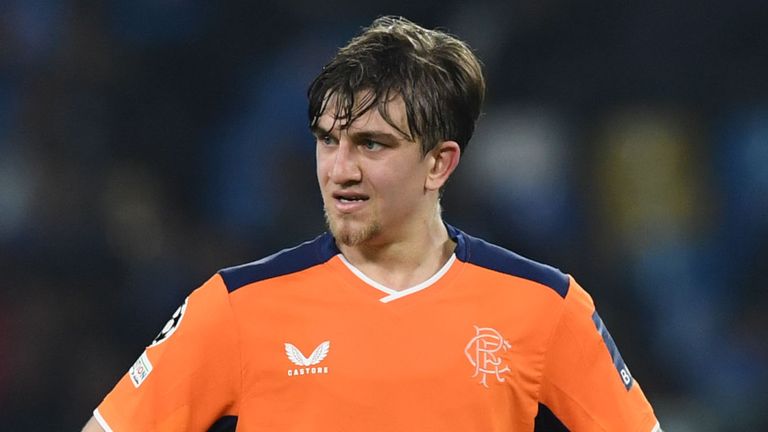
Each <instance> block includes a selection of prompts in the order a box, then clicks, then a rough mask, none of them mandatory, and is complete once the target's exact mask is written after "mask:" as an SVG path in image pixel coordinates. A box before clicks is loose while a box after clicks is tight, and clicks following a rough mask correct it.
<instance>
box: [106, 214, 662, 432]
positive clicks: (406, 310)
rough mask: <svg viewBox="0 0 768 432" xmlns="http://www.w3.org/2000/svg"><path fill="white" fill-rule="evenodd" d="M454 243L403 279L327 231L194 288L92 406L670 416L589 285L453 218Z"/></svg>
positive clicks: (118, 423) (378, 419)
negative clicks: (424, 276) (366, 270)
mask: <svg viewBox="0 0 768 432" xmlns="http://www.w3.org/2000/svg"><path fill="white" fill-rule="evenodd" d="M448 229H449V233H450V235H451V237H452V238H453V240H454V241H455V242H456V243H457V247H456V250H455V254H454V256H453V257H452V258H451V260H450V261H449V262H448V263H447V264H446V266H445V267H444V268H443V269H442V270H441V271H440V272H439V273H438V274H437V275H435V276H434V277H433V278H432V279H430V280H429V281H427V282H425V283H424V284H420V285H418V286H416V287H413V288H411V289H408V290H405V291H394V290H389V289H387V288H386V287H382V286H380V285H378V284H376V283H375V282H373V281H370V280H368V279H367V278H366V277H365V276H364V275H362V274H361V273H360V272H359V271H357V270H356V269H354V268H353V267H351V266H350V265H349V263H347V262H346V260H345V259H344V258H343V256H342V255H341V254H340V252H339V250H338V249H337V247H336V245H335V242H334V239H333V237H332V236H330V235H329V234H324V235H322V236H320V237H318V238H317V239H315V240H313V241H310V242H307V243H303V244H302V245H300V246H298V247H295V248H293V249H287V250H284V251H282V252H280V253H277V254H275V255H272V256H270V257H267V258H264V259H262V260H259V261H256V262H253V263H250V264H245V265H242V266H238V267H233V268H229V269H226V270H222V271H220V272H218V273H217V274H216V275H214V276H213V277H212V278H211V279H210V280H208V281H207V282H206V283H205V284H203V286H201V287H200V288H198V289H197V290H195V291H194V292H193V293H192V294H191V295H190V296H189V297H188V299H187V301H186V302H185V304H184V306H182V307H181V308H179V310H177V312H176V313H175V314H174V318H173V319H172V320H171V321H169V322H168V324H167V325H166V327H165V328H164V329H163V332H161V335H160V336H158V338H156V339H155V341H153V343H152V345H150V346H149V347H147V349H146V350H145V351H144V353H143V354H142V356H141V357H140V358H139V360H138V361H137V362H136V364H134V366H133V367H132V368H131V369H130V370H129V372H128V373H127V374H126V375H125V376H124V377H123V378H122V379H121V380H120V381H119V382H118V384H117V385H116V387H115V388H114V389H113V390H112V391H111V392H110V393H109V394H108V395H107V396H106V398H105V399H104V401H103V402H102V403H101V404H100V405H99V407H98V408H97V409H96V410H95V411H94V415H95V417H96V419H97V420H98V421H99V423H100V424H101V425H102V427H104V428H105V429H107V430H114V431H117V432H120V431H206V430H211V428H212V426H214V425H216V426H217V427H218V426H222V425H225V426H226V425H229V426H233V425H235V424H236V427H237V430H238V431H246V432H254V431H302V432H304V431H321V432H322V431H374V432H376V431H441V432H444V431H462V432H466V431H478V432H495V431H498V432H502V431H503V432H510V431H515V432H517V431H521V432H522V431H532V430H533V428H534V418H535V417H536V414H537V411H538V406H539V404H540V403H541V404H544V405H546V406H547V407H548V408H549V409H550V410H551V411H552V412H553V413H554V414H555V415H556V416H557V417H558V418H559V419H560V421H561V422H562V423H563V424H564V425H565V426H566V427H567V428H568V429H570V430H572V431H627V432H635V431H638V432H651V431H658V430H660V429H659V427H658V423H657V421H656V417H655V416H654V413H653V410H652V409H651V406H650V405H649V403H648V401H647V400H646V398H645V396H644V395H643V392H642V390H641V389H640V386H639V384H638V383H637V381H635V380H634V378H633V377H632V376H631V374H630V373H629V369H628V368H627V367H626V365H625V364H624V361H623V359H622V358H621V356H620V355H619V352H618V350H617V349H616V345H615V344H614V342H613V340H612V339H611V337H610V334H609V333H608V331H607V330H606V328H605V325H604V324H603V322H602V320H601V319H600V317H599V315H598V314H597V312H596V311H595V308H594V305H593V302H592V299H591V298H590V296H589V295H588V294H587V293H586V292H585V291H584V290H583V289H582V288H581V287H580V286H579V285H578V284H577V283H576V282H575V281H574V280H573V278H571V277H570V276H568V275H566V274H564V273H561V272H560V271H558V270H556V269H554V268H552V267H548V266H545V265H542V264H538V263H536V262H533V261H530V260H527V259H525V258H522V257H520V256H518V255H516V254H514V253H512V252H509V251H507V250H505V249H502V248H500V247H498V246H494V245H492V244H489V243H486V242H484V241H482V240H480V239H477V238H474V237H471V236H469V235H467V234H465V233H463V232H461V231H459V230H457V229H455V228H453V227H450V226H449V227H448Z"/></svg>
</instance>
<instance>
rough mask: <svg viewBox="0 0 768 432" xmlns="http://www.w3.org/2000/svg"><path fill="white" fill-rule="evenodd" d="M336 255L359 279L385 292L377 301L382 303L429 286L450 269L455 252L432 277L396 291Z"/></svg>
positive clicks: (340, 255) (454, 259) (342, 256)
mask: <svg viewBox="0 0 768 432" xmlns="http://www.w3.org/2000/svg"><path fill="white" fill-rule="evenodd" d="M336 256H338V257H339V259H340V260H341V262H343V263H344V265H345V266H347V268H348V269H349V270H350V271H351V272H352V273H354V274H355V276H357V277H359V278H360V279H362V281H363V282H365V283H367V284H368V285H370V286H372V287H374V288H376V289H377V290H379V291H383V292H384V293H386V294H387V295H386V296H384V297H382V298H380V299H379V301H380V302H382V303H389V302H391V301H393V300H397V299H399V298H402V297H405V296H407V295H410V294H413V293H415V292H419V291H421V290H423V289H426V288H429V287H430V286H432V285H433V284H434V283H435V282H437V281H438V280H439V279H440V278H441V277H443V275H445V274H446V273H448V270H450V268H451V266H452V265H453V263H454V262H455V261H456V254H452V255H451V257H450V258H448V261H447V262H446V263H445V264H443V267H441V268H440V270H438V271H437V273H435V274H434V275H432V277H430V278H429V279H427V280H425V281H424V282H422V283H420V284H417V285H414V286H412V287H410V288H406V289H404V290H399V291H398V290H395V289H392V288H389V287H386V286H384V285H382V284H380V283H378V282H376V281H375V280H373V279H371V278H369V277H368V276H366V275H365V273H363V272H361V271H360V269H358V268H357V267H355V266H353V265H352V263H350V262H349V261H347V259H346V258H344V255H342V254H338V255H336Z"/></svg>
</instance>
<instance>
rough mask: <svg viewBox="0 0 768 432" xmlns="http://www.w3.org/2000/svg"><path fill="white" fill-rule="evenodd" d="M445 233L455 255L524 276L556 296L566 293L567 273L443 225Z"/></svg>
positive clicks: (462, 259)
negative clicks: (551, 290)
mask: <svg viewBox="0 0 768 432" xmlns="http://www.w3.org/2000/svg"><path fill="white" fill-rule="evenodd" d="M446 227H447V228H448V233H449V234H450V236H451V238H452V239H453V240H454V241H456V258H458V259H459V260H460V261H464V262H468V263H472V264H475V265H477V266H480V267H485V268H487V269H490V270H494V271H497V272H500V273H505V274H508V275H512V276H517V277H521V278H523V279H528V280H531V281H534V282H537V283H540V284H542V285H545V286H547V287H549V288H551V289H553V290H554V291H555V292H557V293H558V294H559V295H560V297H563V298H565V295H566V294H568V285H570V280H569V278H568V275H566V274H565V273H563V272H561V271H560V270H558V269H556V268H554V267H550V266H548V265H545V264H541V263H538V262H536V261H533V260H530V259H528V258H525V257H522V256H520V255H518V254H516V253H514V252H510V251H508V250H506V249H504V248H502V247H499V246H496V245H494V244H491V243H488V242H486V241H484V240H481V239H479V238H476V237H472V236H470V235H468V234H465V233H464V232H462V231H460V230H458V229H456V228H454V227H452V226H450V225H447V224H446Z"/></svg>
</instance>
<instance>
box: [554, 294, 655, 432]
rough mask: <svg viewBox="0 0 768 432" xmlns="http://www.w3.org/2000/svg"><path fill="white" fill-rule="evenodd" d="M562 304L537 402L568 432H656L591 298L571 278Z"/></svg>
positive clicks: (650, 412) (652, 418)
mask: <svg viewBox="0 0 768 432" xmlns="http://www.w3.org/2000/svg"><path fill="white" fill-rule="evenodd" d="M565 302H566V304H565V307H564V310H563V315H562V317H561V319H560V322H559V323H558V325H557V328H556V330H555V333H554V334H553V336H552V340H551V342H550V345H549V349H548V351H547V359H546V366H545V369H544V376H543V377H542V388H541V394H540V400H541V402H542V403H543V404H544V405H546V406H547V407H548V408H549V409H550V410H551V411H552V412H553V413H554V414H555V415H556V416H557V417H558V418H559V419H560V421H562V422H563V424H565V425H566V426H567V427H568V428H569V429H570V430H576V431H578V430H607V431H612V430H625V431H630V432H635V431H637V432H651V431H652V430H657V429H655V428H656V427H658V423H657V421H656V417H655V415H654V413H653V409H652V408H651V405H650V404H649V403H648V401H647V399H646V398H645V395H644V394H643V391H642V390H641V389H640V386H639V384H638V383H637V381H635V379H634V377H632V375H631V373H630V371H629V368H628V367H627V366H626V364H625V363H624V360H623V359H622V357H621V354H619V350H618V348H617V347H616V344H615V343H614V341H613V338H612V337H611V335H610V333H608V330H607V328H606V327H605V324H604V323H603V321H602V319H601V318H600V316H599V315H598V314H597V312H596V311H595V307H594V304H593V303H592V298H591V297H590V296H589V294H587V293H586V291H584V290H583V289H582V288H581V287H580V286H579V285H578V284H577V283H576V282H575V281H573V280H572V282H571V286H570V288H569V290H568V295H567V296H566V298H565Z"/></svg>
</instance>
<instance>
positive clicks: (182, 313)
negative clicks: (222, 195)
mask: <svg viewBox="0 0 768 432" xmlns="http://www.w3.org/2000/svg"><path fill="white" fill-rule="evenodd" d="M239 390H240V354H239V348H238V339H237V328H236V325H235V322H234V318H233V315H232V309H231V307H230V305H229V297H228V291H227V289H226V287H225V286H224V283H223V281H222V279H221V277H220V276H219V275H216V276H214V277H212V278H211V279H210V280H208V281H207V282H206V283H205V284H203V285H202V286H201V287H200V288H198V289H197V290H195V291H194V292H192V294H190V296H189V297H188V298H187V299H186V300H185V302H184V304H183V305H181V306H180V307H179V308H178V309H177V310H176V311H175V313H174V314H173V316H172V317H171V318H170V320H169V321H168V322H167V323H166V324H165V326H164V327H163V329H162V330H161V332H160V334H159V335H158V336H157V337H156V338H155V339H154V340H153V341H152V343H151V344H150V345H149V346H148V347H147V348H146V349H145V350H144V352H143V353H142V354H141V356H140V357H139V358H138V360H136V362H135V363H134V364H133V366H132V367H131V368H130V369H129V370H128V372H127V373H126V374H125V375H124V376H123V377H122V379H121V380H120V381H119V382H118V383H117V385H116V386H115V388H114V389H112V391H111V392H110V393H109V394H108V395H107V396H106V397H105V398H104V401H102V403H101V404H100V405H99V406H98V408H96V410H95V411H94V416H95V417H96V419H97V421H98V422H99V423H100V424H101V426H102V427H103V428H104V429H105V430H107V431H109V430H112V431H115V432H121V431H206V430H208V428H209V427H210V426H211V425H212V424H214V423H215V422H216V421H217V420H219V419H220V418H222V417H224V416H229V415H236V412H237V409H238V407H237V404H238V395H239Z"/></svg>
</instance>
